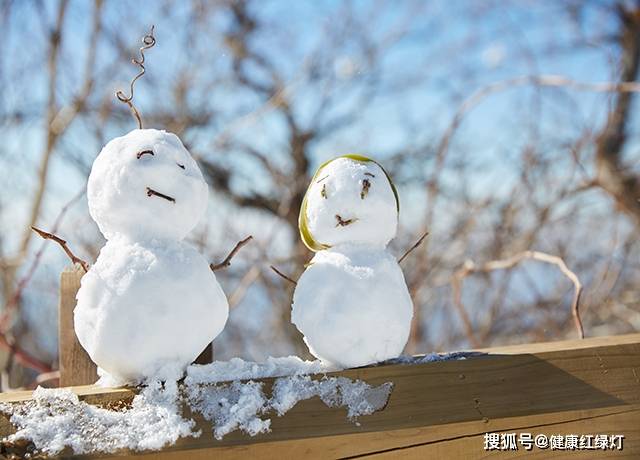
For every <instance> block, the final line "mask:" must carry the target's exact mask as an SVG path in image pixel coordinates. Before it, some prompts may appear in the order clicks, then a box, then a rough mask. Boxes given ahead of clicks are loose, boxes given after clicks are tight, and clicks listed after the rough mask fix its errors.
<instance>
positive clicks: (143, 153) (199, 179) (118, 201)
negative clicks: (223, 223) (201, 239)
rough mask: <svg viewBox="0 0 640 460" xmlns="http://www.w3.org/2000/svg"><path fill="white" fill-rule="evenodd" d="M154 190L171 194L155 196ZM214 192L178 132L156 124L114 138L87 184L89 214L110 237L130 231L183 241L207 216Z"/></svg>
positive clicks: (138, 236)
mask: <svg viewBox="0 0 640 460" xmlns="http://www.w3.org/2000/svg"><path fill="white" fill-rule="evenodd" d="M149 152H150V153H149ZM148 189H150V190H152V191H155V192H157V193H160V194H162V195H164V196H165V197H166V198H163V197H161V196H158V195H151V196H149V195H148ZM208 194H209V191H208V187H207V183H206V182H205V181H204V177H203V176H202V172H201V171H200V168H198V165H197V163H196V162H195V160H194V159H193V158H192V157H191V155H190V154H189V152H188V151H187V149H185V148H184V146H183V145H182V142H181V141H180V139H179V138H178V136H176V135H175V134H172V133H168V132H166V131H159V130H156V129H134V130H133V131H131V132H130V133H128V134H127V135H125V136H122V137H117V138H115V139H112V140H111V141H110V142H109V143H108V144H107V145H106V146H105V147H104V148H103V149H102V151H101V152H100V154H99V155H98V156H97V157H96V159H95V161H94V162H93V166H92V168H91V173H90V175H89V182H88V183H87V197H88V201H89V213H90V214H91V217H92V218H93V220H95V221H96V223H97V224H98V227H99V228H100V231H101V232H102V234H103V235H104V236H105V238H107V239H111V238H113V237H114V236H116V235H118V234H125V235H127V236H129V237H130V238H131V239H132V240H145V239H147V238H149V237H153V238H162V239H170V240H181V239H183V238H184V237H185V236H186V235H187V234H188V233H189V232H190V231H191V230H192V229H193V227H195V226H196V224H197V223H198V221H199V220H200V219H201V218H202V216H203V215H204V213H205V211H206V208H207V200H208ZM168 198H171V199H173V200H174V201H170V200H169V199H168Z"/></svg>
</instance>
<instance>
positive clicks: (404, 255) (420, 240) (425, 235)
mask: <svg viewBox="0 0 640 460" xmlns="http://www.w3.org/2000/svg"><path fill="white" fill-rule="evenodd" d="M428 235H429V232H424V234H423V235H422V236H421V237H420V239H418V241H416V243H415V244H414V245H413V246H411V247H410V248H409V249H407V252H405V253H404V254H402V256H401V257H400V258H399V259H398V263H401V262H402V261H403V260H404V259H405V257H407V256H408V255H409V254H411V252H412V251H413V250H414V249H416V248H417V247H418V246H420V245H421V244H422V242H423V241H424V239H425V238H426V237H427V236H428Z"/></svg>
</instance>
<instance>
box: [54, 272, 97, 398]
mask: <svg viewBox="0 0 640 460" xmlns="http://www.w3.org/2000/svg"><path fill="white" fill-rule="evenodd" d="M83 274H84V271H83V270H82V268H80V267H72V268H67V269H65V270H64V271H63V272H62V274H61V275H60V303H59V305H58V337H59V339H58V354H59V360H60V386H63V387H66V386H73V385H89V384H91V383H94V382H95V381H96V380H98V373H97V367H96V365H95V364H94V363H93V361H91V358H89V355H88V354H87V352H86V351H84V348H82V346H81V345H80V342H78V338H77V337H76V333H75V330H74V328H73V310H74V309H75V308H76V294H77V292H78V289H80V280H81V279H82V275H83Z"/></svg>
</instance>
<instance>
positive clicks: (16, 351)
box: [0, 334, 52, 372]
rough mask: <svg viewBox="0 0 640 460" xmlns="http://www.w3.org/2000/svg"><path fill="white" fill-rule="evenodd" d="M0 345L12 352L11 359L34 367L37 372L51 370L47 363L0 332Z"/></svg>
mask: <svg viewBox="0 0 640 460" xmlns="http://www.w3.org/2000/svg"><path fill="white" fill-rule="evenodd" d="M0 347H2V348H5V349H7V350H9V352H10V353H13V359H14V360H15V362H17V363H20V364H22V365H23V366H25V367H29V368H31V369H35V370H37V371H39V372H51V370H52V369H51V366H50V365H49V364H46V363H43V362H42V361H40V360H38V359H36V358H34V357H33V356H31V355H30V354H29V353H27V352H26V351H25V350H23V349H22V348H20V347H19V346H18V345H17V344H16V343H14V342H13V340H12V339H8V338H7V337H5V336H4V335H1V334H0Z"/></svg>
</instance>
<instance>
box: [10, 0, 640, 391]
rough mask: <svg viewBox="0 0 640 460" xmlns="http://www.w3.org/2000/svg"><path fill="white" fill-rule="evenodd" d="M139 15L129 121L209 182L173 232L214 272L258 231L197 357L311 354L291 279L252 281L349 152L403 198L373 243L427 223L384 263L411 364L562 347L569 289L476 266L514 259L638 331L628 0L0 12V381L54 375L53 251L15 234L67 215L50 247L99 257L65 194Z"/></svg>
mask: <svg viewBox="0 0 640 460" xmlns="http://www.w3.org/2000/svg"><path fill="white" fill-rule="evenodd" d="M152 23H153V24H156V36H157V38H158V45H157V47H156V48H154V50H152V51H150V53H149V54H148V56H147V59H148V61H147V62H148V64H147V69H148V73H147V75H145V77H144V79H143V80H142V81H141V82H140V84H139V86H138V87H137V88H136V91H137V92H138V95H137V97H139V100H138V108H139V109H140V111H141V113H142V116H143V118H144V120H145V125H146V126H153V127H158V128H164V129H167V130H171V131H173V132H175V133H176V134H178V135H179V136H180V137H181V138H182V139H183V141H184V142H185V145H187V146H188V148H189V149H190V150H191V152H192V153H194V155H196V156H197V157H198V159H199V161H200V164H201V166H202V169H203V172H204V173H205V174H206V176H207V178H208V180H209V182H210V184H211V186H212V206H211V207H210V208H211V209H210V212H209V215H208V219H207V222H206V224H205V225H203V226H202V227H200V228H199V229H198V230H197V232H195V234H194V235H193V237H192V240H191V241H192V242H193V243H194V244H196V245H198V246H199V248H200V249H201V250H202V251H203V252H204V253H206V254H207V255H208V256H209V257H211V259H212V260H219V259H220V257H221V256H223V255H224V254H226V252H227V251H228V249H229V248H230V246H231V245H232V244H234V243H235V242H236V241H237V240H238V238H239V237H242V236H244V235H245V234H246V233H253V234H254V235H255V237H256V242H255V244H252V245H251V246H250V247H247V248H246V250H244V251H243V252H242V253H241V254H239V256H238V258H237V259H234V262H233V265H232V267H231V269H230V270H228V271H225V272H222V273H220V276H221V277H222V282H223V285H224V286H225V290H226V292H227V293H228V295H229V298H230V303H231V305H232V307H233V310H232V314H231V319H230V322H229V325H228V327H227V329H226V330H225V333H224V334H223V336H222V337H221V339H220V340H219V342H220V344H219V345H218V348H217V350H218V351H217V353H218V356H221V357H229V356H233V355H241V356H244V357H249V358H255V359H259V358H263V357H264V356H265V355H269V354H271V355H277V354H282V353H291V352H295V353H298V354H301V355H305V356H308V354H306V348H305V346H304V344H303V343H302V341H301V340H300V338H301V337H300V335H299V333H298V332H297V330H296V329H295V328H294V327H293V326H292V325H291V324H290V318H289V309H290V301H291V294H292V292H291V286H290V285H289V284H288V283H286V282H285V281H283V280H282V279H280V278H278V277H276V276H275V275H274V274H273V273H271V272H270V270H269V268H268V267H269V265H270V264H275V265H277V266H278V267H280V268H282V269H283V270H284V271H285V272H286V273H288V274H289V275H291V276H292V277H294V278H295V277H297V276H298V275H299V274H300V273H301V272H302V270H303V267H304V263H305V262H306V261H307V260H308V259H309V258H310V257H311V254H310V253H309V252H308V251H307V250H306V248H305V247H304V246H302V244H301V243H300V240H299V238H298V236H297V217H298V212H299V206H300V203H301V200H302V197H303V194H304V192H305V189H306V186H307V184H308V181H309V178H310V175H311V174H312V173H313V172H314V170H315V168H316V167H317V165H318V164H319V163H320V162H322V161H323V160H326V159H328V158H330V157H333V156H336V155H339V154H342V153H348V152H352V151H357V152H360V153H364V154H369V155H371V156H375V157H377V158H379V159H380V160H381V161H382V163H383V164H384V165H385V167H387V169H388V170H389V171H390V172H391V174H392V176H393V177H394V179H395V182H396V183H397V185H398V186H399V188H400V194H401V210H402V212H401V231H400V235H399V237H398V239H397V241H395V242H394V243H393V250H394V251H396V252H397V253H398V254H400V253H402V252H403V251H404V250H405V249H407V248H408V247H409V246H410V245H411V244H412V243H413V242H414V241H415V239H416V238H417V236H418V235H420V234H421V233H422V231H424V230H425V229H428V230H429V231H430V236H429V237H428V238H427V240H426V242H425V244H424V245H423V246H421V247H420V248H419V249H418V250H416V251H414V252H413V253H412V254H411V256H410V257H408V258H407V259H406V261H405V262H403V267H404V269H405V276H406V278H407V282H408V285H409V287H410V290H411V293H412V296H413V299H414V303H415V309H416V310H415V313H416V316H415V317H416V320H415V322H414V329H413V331H412V337H411V341H410V344H409V346H408V348H407V351H408V352H419V351H428V350H434V349H437V350H442V349H451V348H457V347H467V346H472V345H482V346H487V345H491V344H499V343H504V342H519V341H534V340H549V339H554V338H563V337H567V336H574V335H575V331H574V330H573V328H572V326H571V324H572V318H571V313H570V306H571V303H572V299H573V286H572V285H571V283H570V282H569V281H567V279H566V278H565V277H563V276H562V273H560V272H558V271H557V267H554V266H552V265H548V264H547V265H545V264H541V263H539V262H536V261H531V262H527V261H522V263H518V264H513V265H509V266H505V264H501V263H493V264H492V263H491V262H500V261H505V260H510V259H511V258H513V257H516V258H517V257H518V255H521V254H523V253H524V251H530V250H538V251H544V252H546V253H549V254H552V255H554V256H557V257H560V258H561V259H562V260H563V261H564V262H565V263H566V264H567V266H568V267H569V268H570V269H571V270H573V271H574V272H575V273H576V274H577V275H578V277H579V278H580V280H581V282H582V284H583V285H584V286H585V290H584V292H583V295H582V305H581V308H582V314H583V320H584V323H585V329H586V332H587V334H588V335H596V334H611V333H621V332H626V331H630V330H634V329H639V328H640V292H639V291H638V289H637V285H638V282H639V281H640V263H639V262H638V261H640V257H638V256H639V255H640V254H639V252H640V247H639V245H638V227H639V226H640V204H639V202H638V198H640V190H639V187H640V184H639V174H640V169H639V165H640V162H639V159H640V156H639V155H640V151H639V150H638V145H640V144H639V143H638V134H639V132H638V128H637V126H638V124H637V122H636V117H637V112H638V110H637V107H638V106H637V104H638V103H637V100H636V99H637V97H636V93H637V92H638V91H639V90H640V85H639V84H638V82H637V80H638V65H639V64H638V62H639V59H640V58H639V53H640V51H639V50H640V2H638V1H628V0H619V1H614V0H612V1H607V2H600V1H571V2H553V1H546V2H506V3H505V2H496V1H493V0H485V1H480V2H475V1H474V2H471V1H469V2H455V3H452V2H446V1H441V2H422V1H410V2H402V3H401V4H398V3H397V2H359V3H358V2H336V3H304V2H303V3H301V2H268V1H266V2H256V1H240V0H238V1H231V0H229V1H200V0H192V1H187V2H178V1H171V0H164V1H161V2H153V3H145V4H144V6H141V4H139V3H137V2H130V1H125V0H119V1H116V2H104V4H103V2H101V1H100V0H96V1H94V2H93V3H89V2H79V1H74V0H59V1H57V2H38V1H35V0H33V1H24V2H16V1H11V0H0V28H1V29H2V30H3V36H4V37H5V40H4V41H3V43H2V44H1V45H0V85H1V87H2V88H3V93H2V96H1V99H0V100H1V105H0V133H1V134H2V137H3V139H4V140H5V142H4V145H3V146H0V178H1V180H2V186H3V193H2V195H0V215H1V216H2V219H0V225H1V228H2V231H1V232H0V272H1V275H2V276H1V279H2V298H3V301H4V302H3V303H4V305H5V309H4V313H3V315H4V316H3V321H2V331H3V333H4V337H5V338H6V340H5V342H6V343H5V345H10V346H11V347H12V348H11V350H12V353H11V354H10V356H12V357H14V358H16V359H15V360H13V359H10V360H9V364H7V366H9V365H10V364H11V363H12V362H15V361H19V362H22V364H23V365H26V366H31V367H34V368H36V371H37V372H41V371H44V370H46V369H47V368H49V367H55V341H51V340H48V339H47V337H49V336H50V335H52V334H53V333H54V331H55V328H53V327H52V326H51V322H52V318H55V295H56V294H55V292H56V290H55V286H56V281H57V275H56V273H58V272H59V271H60V269H61V264H62V263H63V262H62V260H63V259H61V258H52V257H51V256H52V255H54V254H56V252H55V251H56V250H57V249H53V250H50V251H47V253H46V254H45V255H44V256H43V255H42V253H41V252H40V249H39V247H38V246H37V245H35V244H34V242H33V236H32V235H31V233H30V231H29V230H28V228H29V225H30V224H34V223H37V224H39V225H41V226H42V227H44V228H49V229H51V228H52V227H57V226H58V224H54V222H56V221H61V220H62V219H61V218H62V217H65V218H66V219H67V221H65V222H59V224H60V225H59V227H60V233H61V234H62V235H64V237H65V238H66V239H67V240H69V241H70V243H71V244H72V245H73V246H77V247H79V248H80V249H81V250H83V251H84V252H85V254H86V255H87V256H88V257H86V258H87V259H91V257H95V255H96V254H97V251H98V250H99V248H100V246H101V245H102V243H103V241H102V239H101V237H100V236H99V234H98V232H97V230H96V228H95V226H94V225H93V223H92V222H91V221H90V219H89V218H88V216H87V213H86V208H84V207H82V208H81V209H80V208H79V206H78V205H75V203H77V200H78V196H77V195H76V190H78V189H81V188H82V187H83V181H84V180H85V179H86V176H87V174H88V171H89V169H90V166H91V162H92V161H93V159H94V158H95V155H97V153H98V152H99V150H100V148H101V146H102V145H104V144H105V143H106V142H107V141H108V140H109V139H110V138H112V137H114V136H116V135H120V134H122V133H124V132H126V130H128V129H131V128H133V127H134V123H133V122H132V120H131V117H130V115H129V112H128V108H127V107H126V106H124V105H122V104H118V103H117V102H116V100H115V98H114V97H113V93H114V90H115V89H116V88H119V87H122V86H126V82H128V81H129V80H130V78H131V75H132V74H133V73H134V72H135V69H134V68H133V66H130V65H128V61H129V59H130V58H131V57H132V56H134V55H135V50H136V48H137V46H136V44H137V43H138V42H137V40H138V39H139V37H140V36H142V34H143V33H144V32H145V31H146V30H147V28H148V26H149V25H150V24H152ZM72 197H74V199H75V200H76V201H74V200H71V198H72ZM70 200H71V201H72V204H73V205H74V206H70V207H69V206H67V207H65V204H67V203H68V202H69V201H70ZM60 209H63V211H64V212H62V213H60ZM67 211H68V212H67ZM39 244H40V243H38V245H39ZM467 258H468V259H472V260H474V261H475V262H476V266H477V267H484V266H487V265H486V264H488V266H491V267H493V266H498V267H501V268H504V270H478V271H470V272H469V273H466V274H465V277H467V279H466V281H465V282H464V283H463V284H462V283H461V285H460V288H461V290H460V292H459V294H460V298H459V302H458V301H456V298H455V297H456V296H455V295H453V294H455V290H453V291H452V288H451V282H452V280H455V279H456V278H455V277H454V274H456V273H461V272H460V269H461V267H462V266H463V264H464V261H465V259H467ZM527 260H528V259H527ZM40 261H41V262H40ZM39 265H40V267H41V269H40V270H39V271H37V272H36V268H37V267H38V266H39ZM506 265H508V264H506ZM472 275H473V276H472ZM328 288H330V287H328ZM390 308H391V306H390ZM51 312H53V313H51ZM36 357H37V359H36ZM41 361H43V362H41ZM5 367H6V366H5ZM28 378H29V376H26V377H25V379H27V380H28Z"/></svg>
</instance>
